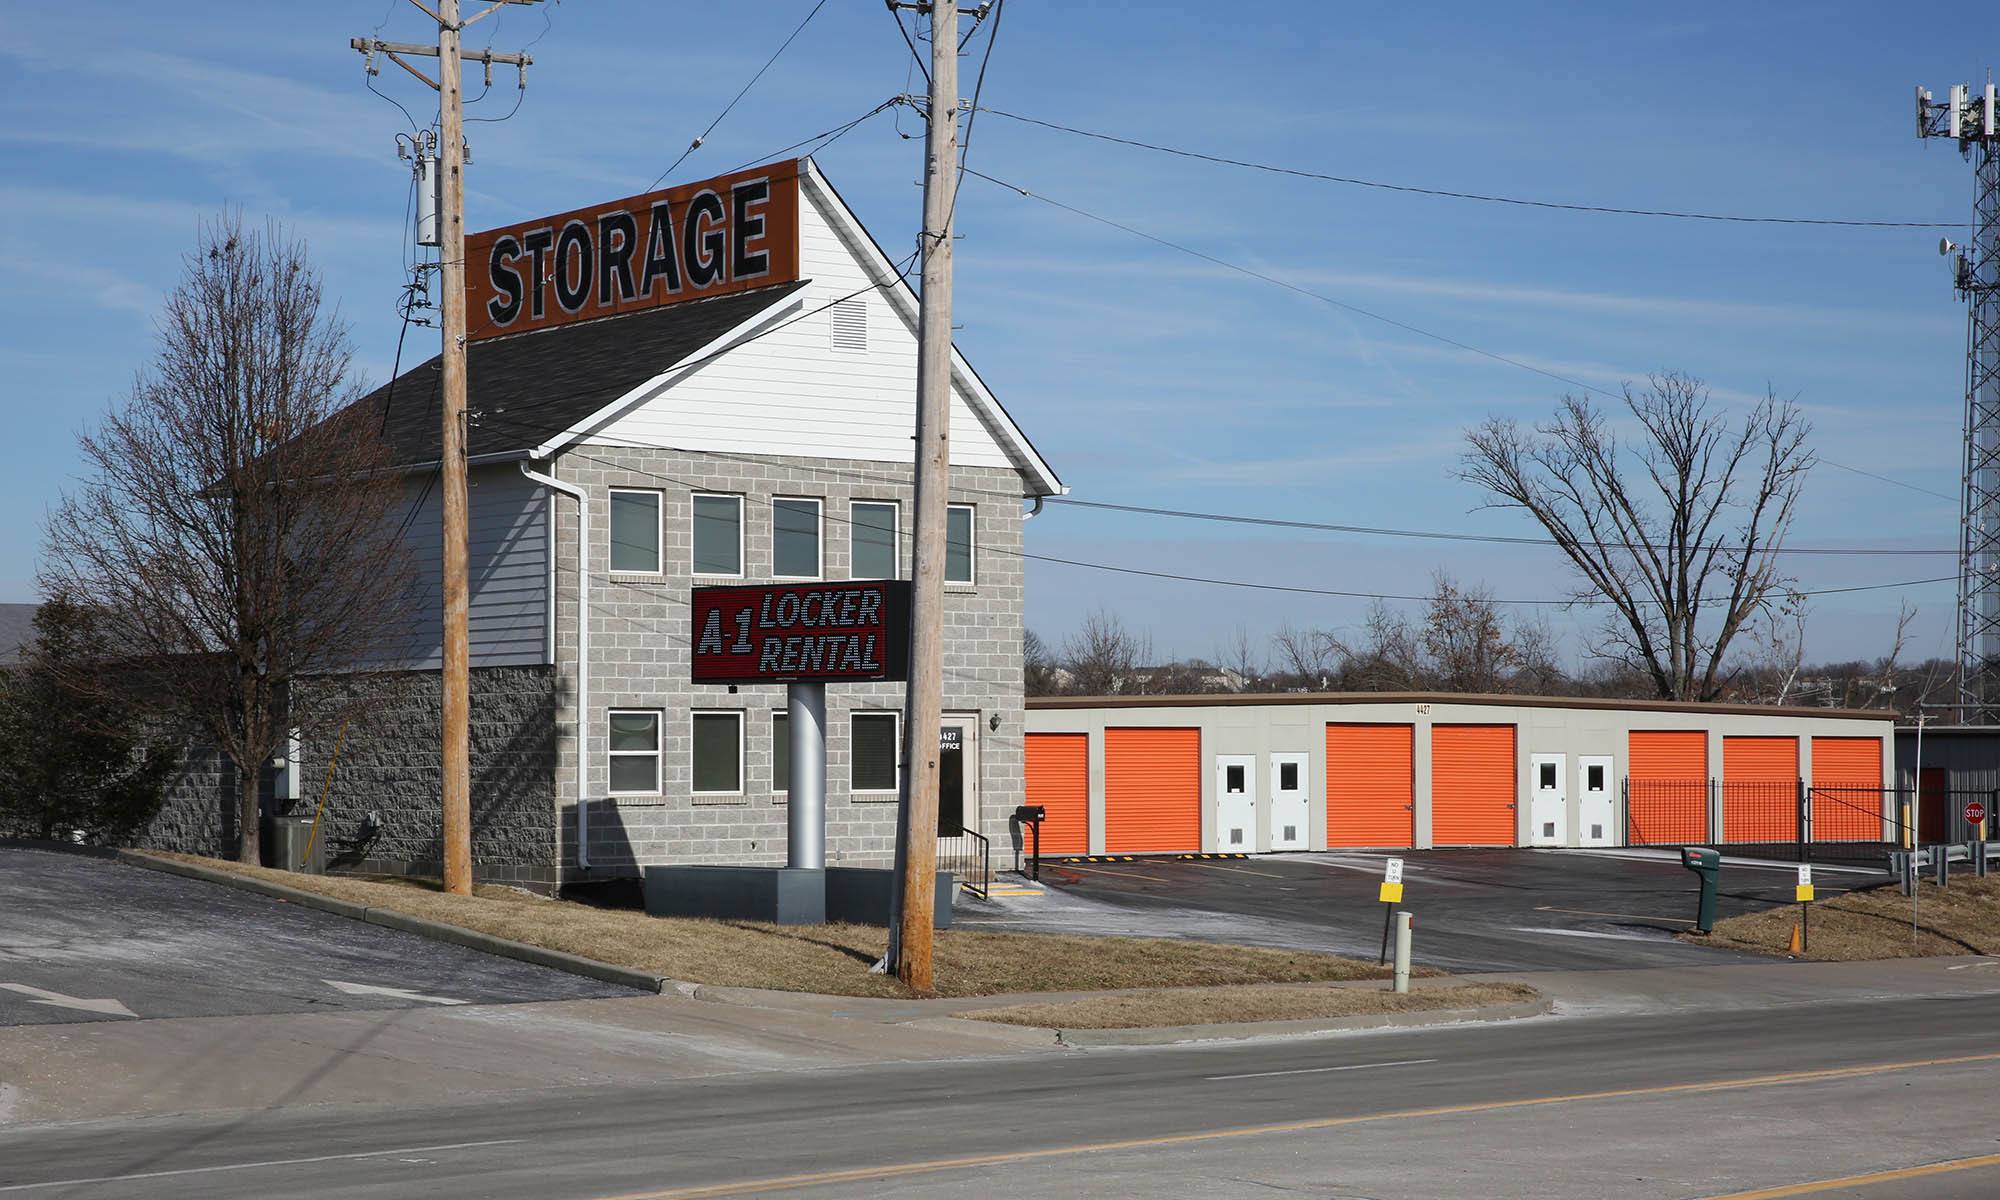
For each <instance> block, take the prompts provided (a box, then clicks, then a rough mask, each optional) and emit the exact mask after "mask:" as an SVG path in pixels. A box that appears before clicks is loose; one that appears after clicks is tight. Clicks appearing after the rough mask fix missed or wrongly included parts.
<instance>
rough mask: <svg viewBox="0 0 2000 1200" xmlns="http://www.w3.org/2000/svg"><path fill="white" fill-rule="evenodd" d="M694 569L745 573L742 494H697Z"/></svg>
mask: <svg viewBox="0 0 2000 1200" xmlns="http://www.w3.org/2000/svg"><path fill="white" fill-rule="evenodd" d="M694 573H695V574H697V575H741V574H743V497H741V496H715V495H705V494H697V495H696V496H695V497H694Z"/></svg>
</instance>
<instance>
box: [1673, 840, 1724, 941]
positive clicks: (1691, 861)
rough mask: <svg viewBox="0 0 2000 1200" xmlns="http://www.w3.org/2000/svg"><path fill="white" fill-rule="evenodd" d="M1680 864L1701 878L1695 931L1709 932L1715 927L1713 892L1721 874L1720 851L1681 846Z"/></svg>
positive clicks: (1701, 847) (1703, 847) (1704, 847)
mask: <svg viewBox="0 0 2000 1200" xmlns="http://www.w3.org/2000/svg"><path fill="white" fill-rule="evenodd" d="M1681 865H1682V866H1683V867H1686V868H1687V869H1688V870H1690V871H1693V872H1694V873H1695V875H1696V876H1697V877H1698V878H1699V879H1700V880H1701V900H1700V902H1699V903H1698V904H1697V906H1696V908H1695V922H1694V929H1695V932H1696V933H1711V932H1713V931H1714V929H1715V893H1716V888H1717V886H1718V884H1717V881H1718V879H1719V878H1720V876H1721V875H1722V851H1720V850H1711V849H1709V848H1708V847H1707V846H1683V847H1681Z"/></svg>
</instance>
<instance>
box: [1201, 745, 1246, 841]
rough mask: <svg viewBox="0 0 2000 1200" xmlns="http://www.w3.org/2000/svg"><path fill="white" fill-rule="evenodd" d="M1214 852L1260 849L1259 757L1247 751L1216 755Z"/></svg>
mask: <svg viewBox="0 0 2000 1200" xmlns="http://www.w3.org/2000/svg"><path fill="white" fill-rule="evenodd" d="M1209 849H1210V852H1211V853H1215V854H1248V853H1250V852H1251V851H1254V850H1255V849H1257V760H1256V758H1254V757H1252V756H1251V755H1248V754H1218V755H1216V756H1215V844H1214V845H1213V846H1211V847H1210V848H1209Z"/></svg>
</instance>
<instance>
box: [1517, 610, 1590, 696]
mask: <svg viewBox="0 0 2000 1200" xmlns="http://www.w3.org/2000/svg"><path fill="white" fill-rule="evenodd" d="M1508 644H1509V646H1510V647H1511V648H1512V650H1513V656H1514V673H1513V676H1512V678H1510V679H1509V681H1508V690H1509V691H1513V692H1516V693H1519V694H1520V695H1524V696H1562V695H1568V694H1571V693H1573V692H1574V691H1575V690H1576V681H1575V680H1573V679H1571V678H1570V677H1569V673H1568V672H1566V671H1564V670H1563V667H1562V654H1561V651H1560V650H1559V649H1558V646H1557V642H1556V633H1555V630H1553V629H1551V628H1550V627H1549V623H1548V620H1547V619H1546V618H1543V617H1539V616H1538V617H1536V618H1535V619H1534V620H1532V621H1518V622H1516V623H1515V624H1514V627H1513V630H1512V632H1511V633H1510V634H1509V635H1508Z"/></svg>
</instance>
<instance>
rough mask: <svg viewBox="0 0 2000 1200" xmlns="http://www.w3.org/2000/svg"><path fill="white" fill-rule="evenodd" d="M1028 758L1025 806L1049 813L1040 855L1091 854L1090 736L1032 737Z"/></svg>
mask: <svg viewBox="0 0 2000 1200" xmlns="http://www.w3.org/2000/svg"><path fill="white" fill-rule="evenodd" d="M1027 758H1028V803H1030V804H1039V805H1041V806H1042V807H1043V808H1045V809H1047V810H1048V815H1047V816H1046V817H1044V818H1043V819H1042V853H1043V854H1088V853H1090V735H1089V734H1087V733H1031V734H1029V735H1028V736H1027ZM1024 849H1033V844H1032V842H1030V844H1029V845H1028V846H1026V847H1024Z"/></svg>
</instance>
